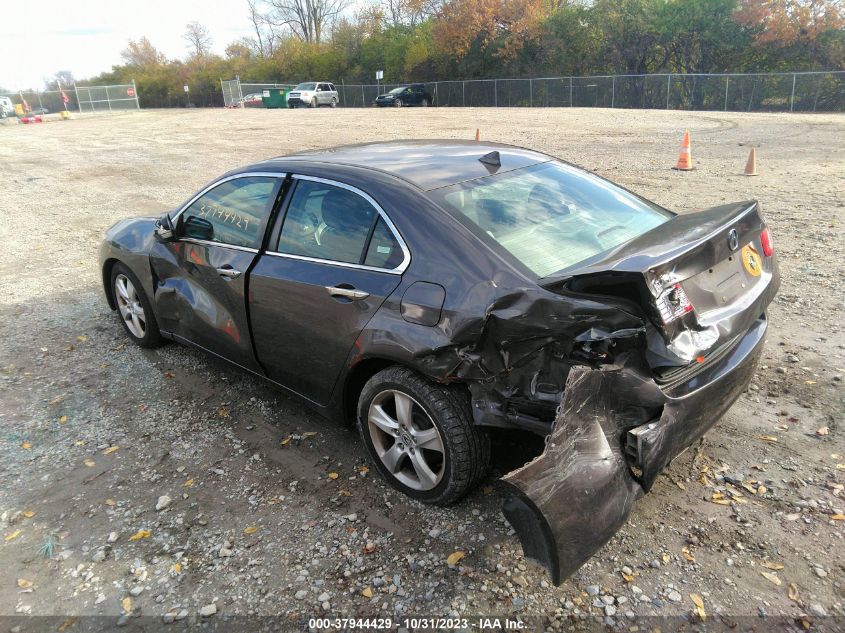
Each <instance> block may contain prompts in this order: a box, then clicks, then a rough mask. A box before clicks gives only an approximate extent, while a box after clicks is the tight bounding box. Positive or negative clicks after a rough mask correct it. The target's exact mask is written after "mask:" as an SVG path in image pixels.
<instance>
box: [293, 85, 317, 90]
mask: <svg viewBox="0 0 845 633" xmlns="http://www.w3.org/2000/svg"><path fill="white" fill-rule="evenodd" d="M316 87H317V84H299V85H298V86H297V87H296V88H294V90H314V88H316Z"/></svg>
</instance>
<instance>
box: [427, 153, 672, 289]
mask: <svg viewBox="0 0 845 633" xmlns="http://www.w3.org/2000/svg"><path fill="white" fill-rule="evenodd" d="M430 194H431V195H432V197H433V198H434V199H435V201H437V202H438V203H439V204H441V206H443V207H444V208H445V209H447V210H450V211H452V212H455V213H456V214H457V217H458V218H459V219H462V220H463V221H464V222H465V223H468V224H469V225H470V226H471V227H472V228H474V229H475V230H476V231H478V232H481V233H484V234H486V235H487V236H488V237H490V238H492V239H493V240H495V241H496V242H498V243H499V244H500V245H501V246H502V247H503V248H505V249H506V250H507V251H508V252H510V254H511V255H513V256H514V257H515V258H516V259H518V260H519V261H521V262H522V263H523V264H524V265H525V266H526V267H528V268H529V269H530V270H531V271H533V272H534V273H535V274H536V275H537V276H538V277H547V276H549V275H551V274H553V273H555V272H558V271H561V270H563V269H565V268H569V267H570V266H574V265H576V264H578V263H580V262H583V261H585V260H587V259H590V258H591V257H594V256H596V255H598V254H600V253H603V252H605V251H608V250H610V249H612V248H613V247H615V246H618V245H620V244H623V243H624V242H628V241H630V240H632V239H634V238H635V237H637V236H639V235H642V234H643V233H645V232H647V231H649V230H651V229H653V228H654V227H656V226H658V225H659V224H662V223H663V222H666V221H667V220H668V219H669V218H670V217H672V216H671V214H670V213H669V212H667V211H665V210H664V209H661V208H660V207H658V206H657V205H652V204H651V203H648V202H646V201H644V200H642V199H641V198H639V197H637V196H635V195H634V194H632V193H630V192H627V191H625V190H624V189H622V188H621V187H617V186H616V185H614V184H612V183H610V182H608V181H606V180H603V179H601V178H598V177H597V176H594V175H592V174H589V173H586V172H584V171H582V170H580V169H576V168H574V167H571V166H569V165H565V164H563V163H558V162H553V161H550V162H547V163H542V164H539V165H533V166H531V167H525V168H523V169H516V170H513V171H508V172H505V173H503V174H499V175H493V176H487V177H484V178H478V179H475V180H471V181H469V182H465V183H460V184H456V185H452V186H449V187H444V188H442V189H436V190H434V191H432V192H430Z"/></svg>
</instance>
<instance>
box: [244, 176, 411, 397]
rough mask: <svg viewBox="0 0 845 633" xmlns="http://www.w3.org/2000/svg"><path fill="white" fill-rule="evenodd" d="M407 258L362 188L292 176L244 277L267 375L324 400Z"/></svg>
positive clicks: (384, 217) (257, 346) (383, 215)
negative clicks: (282, 208)
mask: <svg viewBox="0 0 845 633" xmlns="http://www.w3.org/2000/svg"><path fill="white" fill-rule="evenodd" d="M409 261H410V253H409V252H408V249H407V247H406V246H405V244H404V242H403V241H402V239H401V236H400V235H399V233H398V231H397V230H396V229H395V227H394V226H393V225H392V223H391V222H390V220H389V218H388V217H387V215H386V213H385V212H384V211H383V210H382V209H381V208H380V207H379V206H378V204H377V203H376V202H375V201H374V200H373V199H372V198H371V197H370V196H368V195H367V194H366V193H364V192H362V191H360V190H357V189H355V188H353V187H350V186H348V185H345V184H343V183H338V182H333V181H328V180H323V179H319V178H312V177H306V176H294V182H293V187H292V188H291V190H290V191H289V192H288V195H287V201H286V212H285V213H284V216H282V214H280V215H279V220H278V221H277V226H276V227H275V228H274V230H273V233H272V234H271V236H270V243H269V244H268V248H267V252H266V253H265V254H264V255H262V257H261V258H260V259H259V261H258V262H257V264H256V265H255V268H254V269H253V271H252V273H251V275H250V298H249V310H250V320H251V324H252V332H253V336H254V337H255V349H256V354H257V356H258V360H259V361H260V363H261V365H262V366H263V368H264V369H265V371H266V372H267V374H268V375H269V376H270V378H272V379H273V380H275V381H276V382H278V383H280V384H282V385H284V386H285V387H288V388H289V389H291V390H293V391H295V392H297V393H299V394H300V395H303V396H305V397H307V398H309V399H311V400H313V401H314V402H317V403H320V404H325V403H327V402H328V401H329V398H330V396H331V393H332V389H333V387H334V383H335V381H336V380H337V377H338V375H339V374H340V371H341V369H342V368H343V364H344V362H345V361H346V358H347V356H348V354H349V351H350V350H351V348H352V346H353V345H354V343H355V340H356V339H357V337H358V334H359V333H360V332H361V330H362V329H363V328H364V326H365V325H366V324H367V322H368V321H369V320H370V318H371V317H372V316H373V314H375V312H376V310H378V308H379V306H381V304H382V302H383V301H384V300H385V298H386V297H387V296H388V295H390V293H391V292H393V290H394V289H395V288H396V286H398V285H399V282H400V281H401V275H402V272H403V271H404V270H405V268H406V267H407V265H408V263H409Z"/></svg>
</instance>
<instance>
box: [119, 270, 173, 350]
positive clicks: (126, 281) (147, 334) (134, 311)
mask: <svg viewBox="0 0 845 633" xmlns="http://www.w3.org/2000/svg"><path fill="white" fill-rule="evenodd" d="M111 292H112V296H113V297H114V302H115V305H116V306H117V314H118V315H119V317H120V322H121V324H123V329H124V330H126V334H127V335H128V336H129V338H130V339H132V341H133V342H134V343H135V344H137V345H140V346H141V347H147V348H153V347H159V346H160V345H161V344H162V343H163V342H164V340H163V339H162V337H161V332H159V329H158V322H157V321H156V318H155V313H154V312H153V306H152V305H151V304H150V301H149V299H147V295H146V293H144V288H143V286H142V285H141V282H140V281H138V278H137V277H136V276H135V274H134V273H133V272H132V271H131V270H129V268H128V267H127V266H126V265H124V264H122V263H120V262H118V263H116V264H115V265H114V267H113V268H112V271H111Z"/></svg>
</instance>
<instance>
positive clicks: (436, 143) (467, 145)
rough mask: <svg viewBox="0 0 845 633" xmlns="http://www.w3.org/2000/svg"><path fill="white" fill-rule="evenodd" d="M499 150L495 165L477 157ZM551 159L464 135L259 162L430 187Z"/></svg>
mask: <svg viewBox="0 0 845 633" xmlns="http://www.w3.org/2000/svg"><path fill="white" fill-rule="evenodd" d="M491 152H498V153H499V160H500V163H501V166H500V167H498V168H496V167H495V166H493V165H490V164H489V163H487V164H486V163H482V162H481V161H480V160H479V159H480V158H481V157H482V156H485V155H487V154H489V153H491ZM550 160H552V158H551V157H550V156H547V155H546V154H541V153H539V152H534V151H531V150H528V149H524V148H522V147H516V146H513V145H506V144H504V143H481V142H478V141H460V140H406V141H384V142H376V143H359V144H355V145H343V146H340V147H330V148H325V149H315V150H308V151H303V152H297V153H296V154H291V155H289V156H280V157H278V158H273V159H271V160H269V161H265V162H264V163H262V164H261V166H262V167H264V168H266V167H267V166H268V165H271V166H278V167H279V168H280V169H281V170H285V169H290V167H288V166H285V165H283V164H286V165H290V163H297V162H302V163H308V164H315V163H322V164H324V165H325V164H328V165H347V166H353V167H360V168H363V169H374V170H378V171H383V172H387V173H389V174H392V175H394V176H397V177H399V178H402V179H404V180H406V181H408V182H410V183H412V184H414V185H416V186H417V187H419V188H420V189H423V190H426V191H430V190H432V189H438V188H440V187H446V186H449V185H453V184H456V183H459V182H464V181H467V180H473V179H475V178H481V177H484V176H489V175H490V174H493V173H504V172H507V171H512V170H514V169H522V168H524V167H528V166H530V165H536V164H539V163H545V162H548V161H550Z"/></svg>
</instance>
